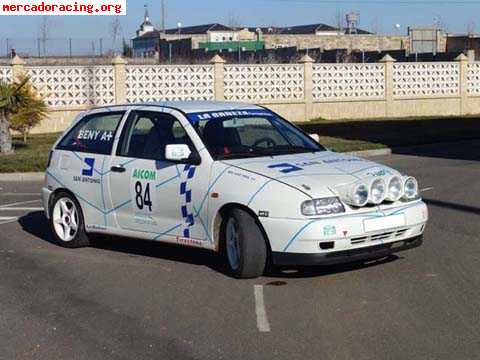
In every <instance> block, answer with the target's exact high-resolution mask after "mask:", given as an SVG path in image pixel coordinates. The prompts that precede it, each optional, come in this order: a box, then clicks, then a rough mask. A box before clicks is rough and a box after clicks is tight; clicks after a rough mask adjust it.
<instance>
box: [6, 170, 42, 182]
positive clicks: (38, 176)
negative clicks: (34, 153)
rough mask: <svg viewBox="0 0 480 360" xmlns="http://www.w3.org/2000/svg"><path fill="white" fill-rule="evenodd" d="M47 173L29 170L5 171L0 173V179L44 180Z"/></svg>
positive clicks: (17, 180)
mask: <svg viewBox="0 0 480 360" xmlns="http://www.w3.org/2000/svg"><path fill="white" fill-rule="evenodd" d="M44 178H45V173H43V172H29V173H5V174H0V181H7V182H8V181H16V182H27V181H43V179H44Z"/></svg>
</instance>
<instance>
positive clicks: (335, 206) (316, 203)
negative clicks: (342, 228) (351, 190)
mask: <svg viewBox="0 0 480 360" xmlns="http://www.w3.org/2000/svg"><path fill="white" fill-rule="evenodd" d="M301 210H302V214H303V215H305V216H315V215H331V214H339V213H343V212H345V208H344V207H343V204H342V203H341V202H340V199H339V198H337V197H330V198H323V199H314V200H307V201H305V202H303V203H302V206H301Z"/></svg>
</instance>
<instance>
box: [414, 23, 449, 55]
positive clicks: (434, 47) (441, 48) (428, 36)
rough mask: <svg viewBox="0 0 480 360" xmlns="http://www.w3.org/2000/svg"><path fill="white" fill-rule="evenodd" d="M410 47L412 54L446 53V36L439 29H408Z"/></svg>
mask: <svg viewBox="0 0 480 360" xmlns="http://www.w3.org/2000/svg"><path fill="white" fill-rule="evenodd" d="M408 39H409V41H410V44H409V47H410V52H411V53H412V54H427V53H432V54H436V53H442V52H446V34H445V33H444V32H443V31H442V30H441V29H438V28H422V27H416V28H408Z"/></svg>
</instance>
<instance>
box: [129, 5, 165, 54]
mask: <svg viewBox="0 0 480 360" xmlns="http://www.w3.org/2000/svg"><path fill="white" fill-rule="evenodd" d="M132 47H133V56H134V57H154V56H155V55H156V54H157V53H158V49H159V48H160V32H159V31H158V30H156V29H155V27H154V26H153V24H152V22H151V21H150V16H149V14H148V8H147V6H146V5H145V15H144V18H143V22H142V24H141V25H140V27H139V28H138V30H137V36H136V37H135V38H134V39H132Z"/></svg>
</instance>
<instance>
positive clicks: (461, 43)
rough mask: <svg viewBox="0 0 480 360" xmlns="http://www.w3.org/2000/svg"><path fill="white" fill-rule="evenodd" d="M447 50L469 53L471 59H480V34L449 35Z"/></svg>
mask: <svg viewBox="0 0 480 360" xmlns="http://www.w3.org/2000/svg"><path fill="white" fill-rule="evenodd" d="M447 52H451V53H460V52H463V53H465V54H468V57H469V59H470V60H471V61H475V60H479V59H480V35H479V34H467V35H448V36H447Z"/></svg>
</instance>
